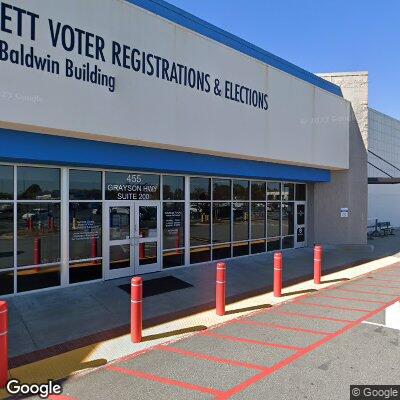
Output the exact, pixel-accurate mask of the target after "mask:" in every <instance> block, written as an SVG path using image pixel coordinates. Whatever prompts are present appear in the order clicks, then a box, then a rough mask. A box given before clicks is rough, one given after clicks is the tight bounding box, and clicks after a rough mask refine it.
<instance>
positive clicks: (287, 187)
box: [282, 183, 294, 201]
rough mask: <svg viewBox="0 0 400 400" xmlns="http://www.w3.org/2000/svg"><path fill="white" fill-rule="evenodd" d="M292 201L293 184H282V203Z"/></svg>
mask: <svg viewBox="0 0 400 400" xmlns="http://www.w3.org/2000/svg"><path fill="white" fill-rule="evenodd" d="M293 200H294V183H283V184H282V201H293Z"/></svg>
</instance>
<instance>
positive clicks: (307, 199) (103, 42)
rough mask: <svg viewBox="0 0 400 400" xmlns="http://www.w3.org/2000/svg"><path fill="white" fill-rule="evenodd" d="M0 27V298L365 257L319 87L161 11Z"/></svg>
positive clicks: (362, 176) (344, 127)
mask: <svg viewBox="0 0 400 400" xmlns="http://www.w3.org/2000/svg"><path fill="white" fill-rule="evenodd" d="M0 10H1V15H0V20H1V24H0V26H1V30H0V73H1V76H2V80H3V82H4V83H3V84H2V88H1V91H0V295H14V294H19V293H27V292H28V293H29V292H31V291H34V290H46V289H48V288H54V287H60V286H67V285H75V284H81V283H83V282H90V281H95V280H102V279H103V280H104V279H113V278H118V277H123V276H132V275H134V274H144V273H149V272H156V271H160V270H163V269H168V268H190V267H191V266H192V265H196V264H200V265H201V264H202V263H205V262H210V261H216V260H221V259H229V258H232V257H243V256H251V255H252V254H259V253H264V252H268V251H275V250H280V249H282V250H286V249H290V248H297V247H304V246H310V245H313V244H314V243H315V242H322V243H347V244H360V243H365V240H366V236H365V227H366V217H367V210H366V204H367V203H366V201H367V196H366V190H367V189H366V187H367V184H366V177H367V174H366V158H365V157H366V149H365V144H364V141H363V134H362V129H360V124H359V120H357V119H355V118H352V116H353V114H354V110H353V107H352V103H350V101H349V99H346V98H345V97H346V96H345V95H344V93H343V89H341V88H340V87H339V86H338V85H337V84H335V83H333V82H330V81H329V79H327V77H323V78H322V77H319V76H316V75H314V74H311V73H309V72H307V71H304V70H302V69H301V68H299V67H297V66H295V65H293V64H290V63H289V62H287V61H285V60H282V59H280V58H279V57H276V56H274V55H272V54H270V53H268V52H266V51H264V50H262V49H260V48H257V47H256V46H254V45H252V44H250V43H247V42H245V41H243V40H242V39H240V38H237V37H235V36H233V35H231V34H229V33H227V32H224V31H222V30H220V29H218V28H217V27H215V26H212V25H210V24H208V23H206V22H205V21H202V20H200V19H198V18H196V17H194V16H193V15H190V14H187V13H185V12H184V11H183V10H180V9H177V8H175V7H173V6H172V5H170V4H168V3H166V2H164V1H161V0H156V1H154V0H153V1H149V0H130V1H120V0H101V1H99V0H87V1H85V2H81V1H78V0H71V1H68V2H62V3H61V4H60V3H58V4H55V3H54V2H52V1H51V0H32V1H30V2H29V4H26V5H24V8H23V10H22V8H21V5H20V4H19V2H17V1H13V0H8V1H6V2H0ZM21 10H22V11H21Z"/></svg>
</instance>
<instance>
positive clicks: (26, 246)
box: [17, 203, 60, 267]
mask: <svg viewBox="0 0 400 400" xmlns="http://www.w3.org/2000/svg"><path fill="white" fill-rule="evenodd" d="M17 235H18V238H17V239H18V240H17V246H18V252H17V263H18V267H23V266H28V265H41V264H50V263H57V262H60V204H58V203H19V204H18V213H17Z"/></svg>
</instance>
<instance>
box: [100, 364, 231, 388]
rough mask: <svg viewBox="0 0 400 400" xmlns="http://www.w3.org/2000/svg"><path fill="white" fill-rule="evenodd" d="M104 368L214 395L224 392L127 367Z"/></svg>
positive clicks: (111, 366)
mask: <svg viewBox="0 0 400 400" xmlns="http://www.w3.org/2000/svg"><path fill="white" fill-rule="evenodd" d="M106 369H107V370H109V371H113V372H118V373H120V374H124V375H130V376H134V377H136V378H142V379H146V380H149V381H153V382H158V383H162V384H164V385H169V386H178V387H181V388H184V389H188V390H193V391H196V392H201V393H207V394H212V395H214V396H218V395H221V394H223V393H224V392H222V391H220V390H216V389H211V388H207V387H203V386H197V385H192V384H190V383H187V382H182V381H176V380H175V379H168V378H163V377H161V376H157V375H152V374H147V373H145V372H141V371H135V370H131V369H127V368H121V367H115V366H113V365H110V366H108V367H106Z"/></svg>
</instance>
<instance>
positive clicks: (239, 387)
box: [217, 297, 400, 400]
mask: <svg viewBox="0 0 400 400" xmlns="http://www.w3.org/2000/svg"><path fill="white" fill-rule="evenodd" d="M399 300H400V297H397V298H396V299H394V300H391V301H390V302H388V303H386V304H384V305H382V306H380V307H379V308H377V309H375V310H372V311H370V312H369V313H368V314H366V315H363V316H362V317H360V318H359V319H356V320H354V321H351V322H349V323H348V324H347V325H345V326H344V327H343V328H341V329H339V330H338V331H337V332H334V333H332V334H330V335H328V336H326V337H324V338H322V339H321V340H319V341H317V342H315V343H313V344H311V345H310V346H308V347H306V348H304V349H302V350H300V351H298V352H296V353H294V354H293V355H291V356H290V357H288V358H286V359H284V360H282V361H280V362H278V363H276V364H275V365H273V366H272V367H270V370H269V371H263V372H261V373H260V374H258V375H255V376H253V377H251V378H249V379H248V380H247V381H244V382H242V383H241V384H239V385H237V386H236V387H234V388H232V389H230V390H228V391H226V392H224V393H222V394H221V395H219V396H218V397H217V399H218V400H227V399H229V398H231V397H232V396H234V395H235V394H237V393H240V392H242V391H243V390H245V389H247V388H248V387H250V386H252V385H254V384H255V383H257V382H259V381H260V380H262V379H264V378H266V377H267V376H269V375H271V374H273V373H274V372H276V371H278V370H280V369H282V368H283V367H286V366H287V365H289V364H291V363H293V362H294V361H296V360H297V359H299V358H301V357H303V356H305V355H306V354H308V353H310V352H311V351H313V350H315V349H317V348H319V347H321V346H322V345H324V344H325V343H328V342H330V341H331V340H333V339H334V338H336V337H338V336H340V335H342V334H343V333H345V332H346V331H348V330H350V329H352V328H354V327H356V326H358V325H360V324H361V323H362V322H363V321H365V320H367V319H369V318H371V317H373V316H374V315H376V314H379V313H380V312H382V311H383V310H385V309H386V308H387V307H389V306H390V305H392V304H394V303H396V302H397V301H399Z"/></svg>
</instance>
